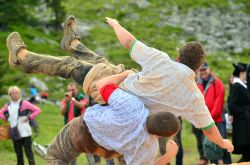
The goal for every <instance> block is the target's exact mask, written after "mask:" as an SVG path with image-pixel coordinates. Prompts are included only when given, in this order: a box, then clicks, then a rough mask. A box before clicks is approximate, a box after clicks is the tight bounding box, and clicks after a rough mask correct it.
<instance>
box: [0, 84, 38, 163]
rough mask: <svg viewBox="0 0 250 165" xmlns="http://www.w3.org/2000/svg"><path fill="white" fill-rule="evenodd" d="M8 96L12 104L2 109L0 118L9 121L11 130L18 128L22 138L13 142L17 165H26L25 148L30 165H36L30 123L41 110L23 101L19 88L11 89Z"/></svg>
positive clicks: (13, 87)
mask: <svg viewBox="0 0 250 165" xmlns="http://www.w3.org/2000/svg"><path fill="white" fill-rule="evenodd" d="M8 94H9V97H10V102H9V103H7V104H5V105H4V106H3V107H2V108H1V109H0V118H1V119H3V120H7V121H8V122H9V123H10V127H11V128H13V127H16V126H17V130H18V133H19V135H20V138H19V139H18V140H15V141H14V140H13V141H12V142H13V146H14V149H15V152H16V156H17V165H24V160H23V149H22V147H24V151H25V153H26V156H27V158H28V161H29V165H34V164H35V159H34V156H33V152H32V149H31V144H32V141H31V134H32V131H31V127H30V125H29V121H30V120H32V119H34V118H35V117H36V116H37V115H38V114H39V113H41V110H40V109H39V108H38V107H37V106H35V105H33V104H31V103H30V102H28V101H25V100H21V92H20V89H19V88H18V87H17V86H12V87H9V90H8Z"/></svg>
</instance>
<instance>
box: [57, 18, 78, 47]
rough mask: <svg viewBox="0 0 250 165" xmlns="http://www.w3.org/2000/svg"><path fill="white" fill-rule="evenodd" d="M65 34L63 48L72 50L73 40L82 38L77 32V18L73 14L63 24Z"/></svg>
mask: <svg viewBox="0 0 250 165" xmlns="http://www.w3.org/2000/svg"><path fill="white" fill-rule="evenodd" d="M63 31H64V35H63V38H62V40H61V48H62V49H63V50H67V51H70V50H72V47H71V46H70V45H71V42H72V41H73V40H75V39H77V40H80V37H79V35H78V34H77V32H76V18H75V16H73V15H70V16H69V17H68V18H67V19H66V21H65V22H64V26H63Z"/></svg>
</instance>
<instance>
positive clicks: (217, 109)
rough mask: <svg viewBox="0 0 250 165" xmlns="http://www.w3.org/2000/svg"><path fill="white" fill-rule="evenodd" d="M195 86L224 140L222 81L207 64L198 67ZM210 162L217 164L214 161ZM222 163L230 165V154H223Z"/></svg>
mask: <svg viewBox="0 0 250 165" xmlns="http://www.w3.org/2000/svg"><path fill="white" fill-rule="evenodd" d="M197 85H198V88H199V89H200V91H201V92H202V93H203V95H204V97H205V102H206V105H207V107H208V109H209V111H210V113H211V116H212V118H213V119H214V121H215V124H216V125H217V127H218V129H219V131H220V133H221V135H222V136H223V138H226V124H225V121H224V117H223V115H224V113H223V107H224V96H225V88H224V85H223V83H222V81H221V80H220V79H219V78H217V77H216V76H215V75H214V74H213V73H212V72H211V71H210V69H209V67H208V64H207V62H205V63H204V64H203V65H202V66H201V67H200V72H199V76H198V80H197ZM210 161H211V163H217V161H215V160H210ZM223 162H224V163H225V164H229V163H231V158H230V154H229V153H228V152H227V151H225V152H224V156H223Z"/></svg>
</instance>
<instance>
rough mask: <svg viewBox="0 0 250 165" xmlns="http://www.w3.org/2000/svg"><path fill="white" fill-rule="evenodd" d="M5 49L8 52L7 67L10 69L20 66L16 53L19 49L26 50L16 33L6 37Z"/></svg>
mask: <svg viewBox="0 0 250 165" xmlns="http://www.w3.org/2000/svg"><path fill="white" fill-rule="evenodd" d="M6 44H7V48H8V50H9V65H10V66H12V67H18V66H19V65H20V64H22V61H21V59H20V58H18V56H17V53H18V51H19V50H20V49H21V48H27V46H26V45H25V44H24V42H23V41H22V39H21V36H20V35H19V33H18V32H12V33H10V35H9V36H8V37H7V43H6Z"/></svg>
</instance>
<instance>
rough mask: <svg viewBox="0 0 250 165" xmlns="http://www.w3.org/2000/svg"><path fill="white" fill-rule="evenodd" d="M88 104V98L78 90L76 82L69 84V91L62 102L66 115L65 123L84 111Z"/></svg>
mask: <svg viewBox="0 0 250 165" xmlns="http://www.w3.org/2000/svg"><path fill="white" fill-rule="evenodd" d="M87 105H88V98H87V97H86V96H84V94H82V93H80V92H79V91H78V89H77V85H76V84H75V83H70V84H68V86H67V92H66V93H65V95H64V99H63V100H62V102H61V113H62V115H63V116H64V124H67V123H68V122H69V121H71V120H72V119H73V118H74V117H78V116H80V115H81V114H82V113H84V111H85V110H86V107H87Z"/></svg>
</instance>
